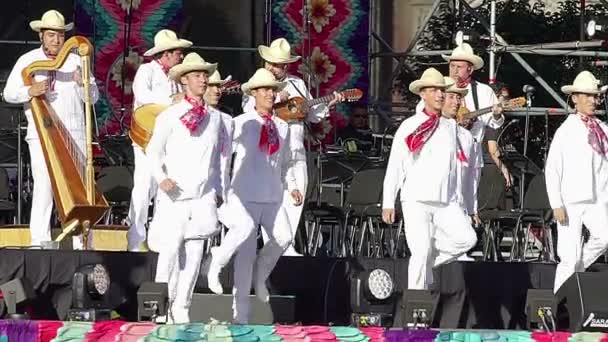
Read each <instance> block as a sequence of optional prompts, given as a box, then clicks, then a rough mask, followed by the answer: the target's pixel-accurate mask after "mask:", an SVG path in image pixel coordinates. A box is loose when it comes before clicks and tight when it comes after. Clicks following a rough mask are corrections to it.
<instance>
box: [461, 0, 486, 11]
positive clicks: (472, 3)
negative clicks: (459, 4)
mask: <svg viewBox="0 0 608 342" xmlns="http://www.w3.org/2000/svg"><path fill="white" fill-rule="evenodd" d="M465 2H466V3H467V4H468V5H469V7H471V8H472V9H475V8H477V7H479V6H481V5H483V3H484V0H465Z"/></svg>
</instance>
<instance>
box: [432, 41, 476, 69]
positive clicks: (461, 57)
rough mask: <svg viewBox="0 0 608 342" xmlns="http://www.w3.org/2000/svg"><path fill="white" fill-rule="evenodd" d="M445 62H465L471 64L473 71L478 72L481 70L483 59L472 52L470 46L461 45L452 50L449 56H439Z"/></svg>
mask: <svg viewBox="0 0 608 342" xmlns="http://www.w3.org/2000/svg"><path fill="white" fill-rule="evenodd" d="M441 57H443V59H445V60H446V61H448V62H450V61H465V62H469V63H471V64H473V69H475V70H479V69H481V68H483V59H482V58H481V57H479V56H477V55H476V54H475V53H474V52H473V48H472V47H471V45H469V44H467V43H462V44H461V45H459V46H457V47H456V48H455V49H454V50H452V54H451V55H449V56H448V55H441Z"/></svg>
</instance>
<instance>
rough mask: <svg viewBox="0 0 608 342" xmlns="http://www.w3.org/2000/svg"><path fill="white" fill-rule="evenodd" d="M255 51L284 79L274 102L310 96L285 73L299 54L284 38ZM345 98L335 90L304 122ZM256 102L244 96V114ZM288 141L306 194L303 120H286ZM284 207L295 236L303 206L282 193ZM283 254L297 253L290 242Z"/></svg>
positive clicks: (322, 114)
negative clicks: (327, 100)
mask: <svg viewBox="0 0 608 342" xmlns="http://www.w3.org/2000/svg"><path fill="white" fill-rule="evenodd" d="M258 52H259V53H260V56H261V57H262V59H263V60H264V68H265V69H266V70H268V71H270V72H271V73H272V74H273V75H274V76H275V78H276V79H277V81H280V82H285V83H286V84H287V86H286V87H285V89H284V90H283V91H281V92H280V93H279V94H278V96H277V97H276V99H275V103H278V102H283V101H286V100H288V99H290V98H293V97H304V98H306V99H312V96H311V94H310V92H309V91H308V89H306V85H305V83H304V81H303V80H302V79H301V78H299V77H297V76H294V75H291V74H288V73H287V67H288V66H289V64H290V63H294V62H297V61H298V60H299V59H300V56H292V55H291V46H290V45H289V43H288V42H287V40H285V39H284V38H279V39H276V40H274V41H273V42H272V43H271V44H270V46H265V45H260V46H259V47H258ZM343 100H344V97H343V96H342V95H341V94H338V93H334V99H333V100H331V101H330V102H329V103H328V104H327V105H324V104H319V105H317V106H313V107H311V108H310V109H309V111H308V113H307V117H306V119H307V121H309V122H312V123H317V122H319V121H321V120H323V119H324V118H326V117H327V116H328V115H329V107H331V106H333V105H335V104H336V103H338V102H342V101H343ZM254 107H255V101H254V99H253V97H252V96H243V112H245V113H247V112H250V111H252V110H253V109H254ZM289 130H290V132H289V134H290V144H291V145H292V148H293V149H294V155H293V156H292V157H293V163H294V171H295V177H296V182H297V184H298V189H302V190H303V191H302V194H305V193H306V191H305V190H306V186H307V183H308V174H307V168H306V149H305V148H304V123H303V122H290V123H289ZM283 206H284V207H285V209H286V210H287V216H288V217H289V223H290V225H291V227H292V233H293V234H292V236H294V237H295V236H296V234H295V233H296V231H297V228H298V225H299V222H300V216H301V214H302V208H303V206H295V205H294V204H293V203H292V200H291V196H290V195H289V194H288V193H287V192H285V195H284V196H283ZM285 255H292V256H294V255H299V254H298V253H296V251H295V249H294V248H293V244H292V245H291V246H290V247H289V248H288V249H287V251H286V252H285Z"/></svg>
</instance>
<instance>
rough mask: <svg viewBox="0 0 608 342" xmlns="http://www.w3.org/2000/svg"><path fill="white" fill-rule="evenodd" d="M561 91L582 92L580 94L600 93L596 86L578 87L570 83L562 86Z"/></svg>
mask: <svg viewBox="0 0 608 342" xmlns="http://www.w3.org/2000/svg"><path fill="white" fill-rule="evenodd" d="M562 92H563V93H564V94H574V93H582V94H591V95H597V94H599V93H601V90H599V89H598V88H593V89H589V88H580V87H577V86H575V85H572V84H570V85H565V86H563V87H562Z"/></svg>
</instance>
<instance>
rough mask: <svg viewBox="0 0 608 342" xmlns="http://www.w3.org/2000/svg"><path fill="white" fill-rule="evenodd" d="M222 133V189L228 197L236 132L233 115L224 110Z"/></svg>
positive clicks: (224, 196) (224, 195) (222, 113)
mask: <svg viewBox="0 0 608 342" xmlns="http://www.w3.org/2000/svg"><path fill="white" fill-rule="evenodd" d="M220 114H221V116H222V124H223V128H222V133H221V135H220V155H221V158H220V170H221V178H222V189H223V190H224V193H223V194H222V197H223V198H224V199H225V198H227V195H228V194H227V191H228V188H229V187H230V162H231V159H232V134H233V132H234V123H233V122H232V117H231V116H230V115H228V114H226V113H224V112H222V111H220Z"/></svg>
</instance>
